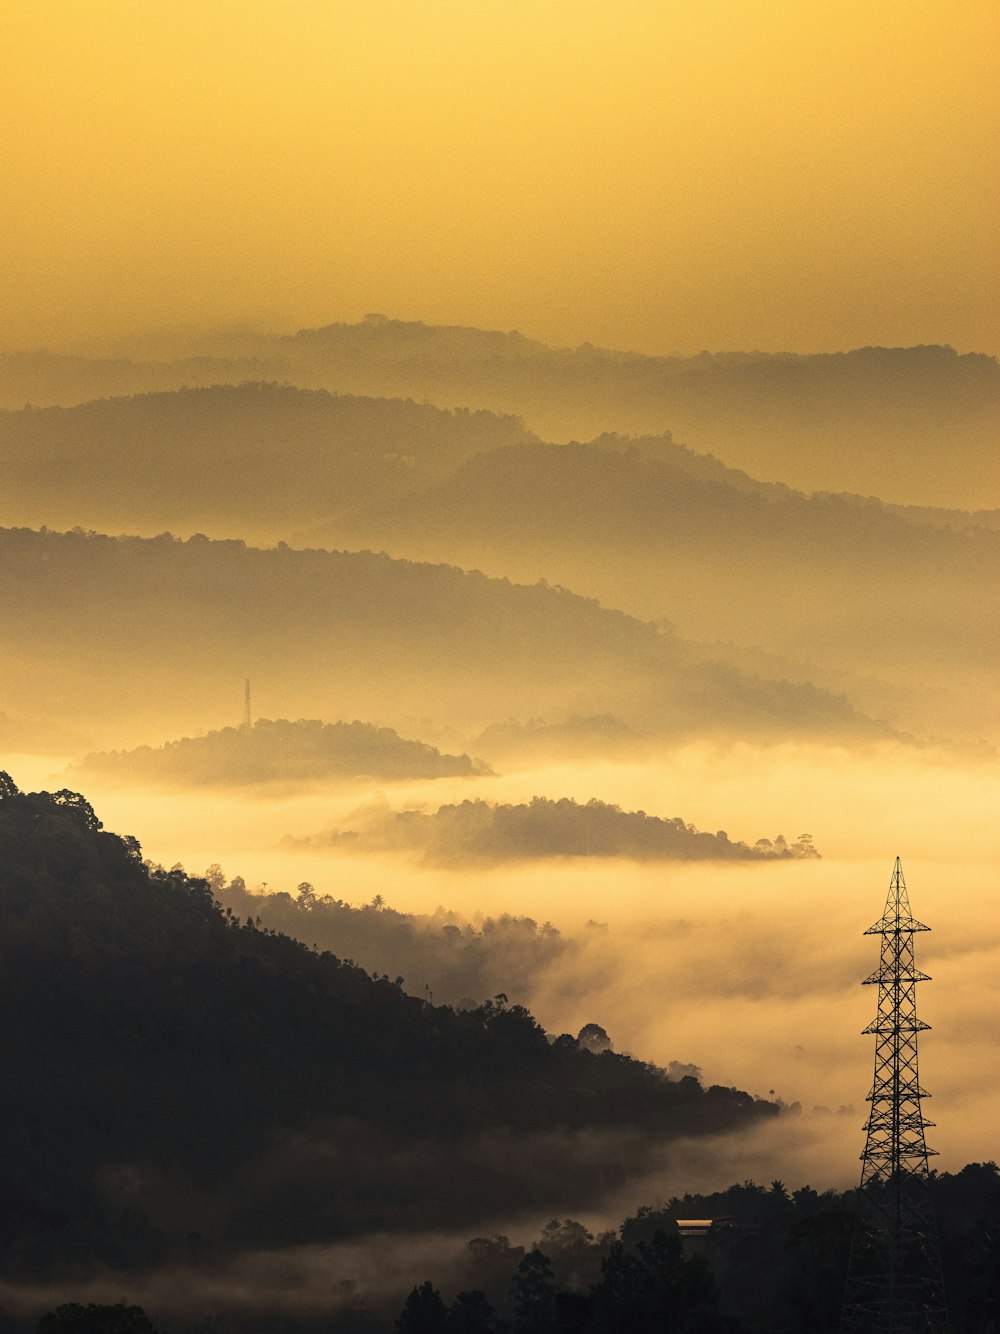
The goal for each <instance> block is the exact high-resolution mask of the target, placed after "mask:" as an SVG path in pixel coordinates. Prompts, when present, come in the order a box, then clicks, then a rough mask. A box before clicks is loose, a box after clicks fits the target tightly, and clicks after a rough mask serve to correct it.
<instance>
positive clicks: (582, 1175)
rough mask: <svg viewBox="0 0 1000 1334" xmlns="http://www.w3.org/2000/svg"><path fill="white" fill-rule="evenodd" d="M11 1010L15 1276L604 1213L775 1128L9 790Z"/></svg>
mask: <svg viewBox="0 0 1000 1334" xmlns="http://www.w3.org/2000/svg"><path fill="white" fill-rule="evenodd" d="M0 1006H2V1008H3V1013H4V1014H6V1015H7V1016H8V1022H7V1023H6V1024H5V1025H4V1027H3V1037H2V1044H3V1058H4V1070H5V1085H4V1087H5V1093H4V1097H3V1099H2V1100H0V1134H2V1135H3V1138H4V1144H5V1150H6V1151H5V1153H4V1155H3V1156H2V1158H0V1192H2V1196H3V1199H4V1201H5V1208H4V1211H3V1213H2V1216H0V1276H2V1277H5V1278H8V1279H21V1280H25V1279H33V1280H34V1279H43V1278H52V1277H54V1276H58V1275H60V1274H63V1273H68V1272H78V1270H77V1268H76V1267H77V1266H87V1267H91V1268H92V1267H94V1266H98V1265H103V1266H107V1267H110V1268H113V1269H118V1270H127V1269H150V1268H155V1267H157V1266H159V1265H162V1264H164V1263H166V1262H168V1261H171V1262H175V1261H177V1259H178V1258H179V1257H185V1258H186V1259H188V1260H192V1259H197V1260H198V1262H199V1263H203V1264H208V1263H214V1262H217V1261H219V1260H220V1258H221V1257H224V1256H226V1255H227V1254H231V1253H233V1252H234V1251H235V1250H242V1249H245V1248H252V1247H282V1246H291V1245H296V1244H306V1243H314V1242H319V1241H324V1240H331V1239H335V1238H344V1237H353V1236H358V1235H359V1234H363V1233H366V1232H371V1231H376V1230H380V1229H391V1230H393V1231H395V1232H398V1233H404V1234H405V1233H407V1232H411V1231H426V1230H428V1229H440V1228H448V1229H454V1228H456V1227H463V1228H464V1227H467V1226H475V1225H476V1224H477V1222H480V1221H481V1220H484V1219H486V1218H490V1217H497V1216H500V1215H502V1214H504V1213H507V1214H508V1215H509V1214H510V1213H513V1212H514V1211H517V1210H520V1209H521V1208H523V1204H524V1201H525V1199H528V1198H530V1199H532V1200H533V1201H534V1202H535V1203H536V1206H541V1207H544V1208H546V1209H551V1210H552V1211H553V1212H555V1211H558V1210H564V1209H567V1208H582V1207H590V1206H592V1205H593V1204H594V1203H595V1202H596V1201H598V1200H599V1199H601V1198H602V1197H603V1196H604V1195H605V1193H606V1192H607V1191H608V1190H610V1189H614V1188H617V1187H620V1186H621V1185H622V1184H623V1183H624V1182H626V1181H627V1180H629V1179H630V1178H631V1177H633V1176H635V1175H637V1174H641V1173H643V1172H646V1171H649V1170H650V1168H651V1166H652V1165H653V1163H655V1161H656V1160H657V1155H658V1153H659V1152H660V1151H661V1147H662V1145H663V1143H664V1141H665V1140H669V1139H672V1138H675V1137H678V1136H685V1135H712V1134H721V1133H726V1132H728V1131H735V1130H739V1129H742V1128H745V1127H748V1126H751V1125H755V1124H757V1123H759V1122H760V1121H761V1120H762V1119H768V1118H771V1117H774V1116H776V1115H777V1114H778V1108H777V1106H776V1105H775V1104H773V1103H770V1102H766V1101H761V1100H758V1099H754V1098H753V1097H751V1096H750V1095H749V1094H747V1093H743V1092H740V1091H738V1090H735V1089H728V1088H723V1087H719V1086H713V1087H711V1088H707V1089H706V1088H702V1087H701V1085H700V1084H699V1083H698V1082H697V1080H695V1079H694V1078H691V1077H686V1078H683V1079H681V1080H679V1081H671V1080H670V1079H668V1078H667V1077H666V1076H665V1075H664V1073H663V1072H662V1071H660V1070H657V1069H655V1068H654V1067H652V1066H649V1065H645V1064H643V1063H641V1062H639V1061H636V1060H633V1059H630V1058H628V1057H625V1056H622V1055H618V1054H616V1053H614V1052H612V1051H607V1050H606V1051H603V1052H601V1053H600V1054H599V1055H597V1054H594V1053H593V1052H591V1051H588V1050H585V1049H583V1048H581V1046H580V1045H579V1044H578V1042H577V1040H576V1039H575V1038H573V1037H572V1036H570V1035H569V1034H564V1035H562V1036H560V1037H557V1038H555V1040H554V1041H550V1040H549V1039H548V1038H547V1037H546V1034H545V1033H544V1032H543V1030H542V1029H541V1028H540V1027H539V1025H538V1024H537V1023H536V1021H535V1020H534V1018H533V1017H532V1016H531V1014H530V1013H529V1012H528V1011H527V1010H526V1009H524V1008H523V1007H522V1006H520V1005H510V1004H508V1003H507V1001H506V1000H505V998H504V997H502V996H501V997H496V998H494V999H493V1000H490V1001H486V1002H484V1003H481V1004H479V1005H477V1006H475V1007H474V1008H472V1009H470V1010H467V1011H461V1012H460V1011H457V1010H454V1009H451V1008H449V1007H443V1006H434V1005H430V1004H427V1003H426V1002H425V1001H421V1000H418V999H416V998H414V997H411V996H407V995H406V994H405V993H404V992H403V990H402V988H401V982H400V980H399V979H396V980H393V979H391V978H389V977H388V976H386V975H384V974H383V975H378V976H372V975H370V974H369V973H368V972H366V971H365V970H363V969H362V968H360V967H358V966H356V965H352V964H350V963H347V962H345V961H343V960H342V959H340V958H338V957H336V956H334V955H333V954H330V953H322V954H320V953H317V952H315V951H313V950H310V949H309V948H308V947H306V946H305V945H303V944H301V943H299V942H297V941H294V940H291V939H289V938H288V937H287V936H283V935H279V934H278V933H276V932H274V931H271V930H265V929H262V928H259V927H258V926H257V924H256V922H254V921H253V920H250V921H246V922H241V921H240V920H239V918H238V917H237V916H236V915H235V914H234V913H233V912H232V910H231V909H230V910H229V911H228V912H227V911H226V910H225V909H223V908H222V907H221V906H220V905H219V904H218V903H217V902H216V901H215V899H214V898H213V896H212V893H211V889H210V887H209V885H208V883H207V882H206V881H205V880H203V879H197V878H192V877H189V876H187V875H185V874H184V873H183V872H182V871H181V870H179V869H175V870H173V871H166V870H163V869H162V868H155V867H154V868H150V867H147V866H145V865H144V864H143V862H142V860H141V855H140V850H139V847H138V845H137V844H136V842H135V840H134V839H130V838H119V837H117V836H115V835H113V834H110V833H107V832H105V831H104V830H102V828H101V825H100V821H99V820H98V819H97V817H96V816H95V814H94V812H93V810H92V808H91V807H90V806H89V804H88V803H87V802H86V800H85V799H84V798H83V797H81V796H80V795H79V794H77V793H73V792H69V791H62V792H57V793H54V794H49V793H31V794H24V793H20V792H18V791H17V789H16V787H15V785H14V784H13V782H12V781H11V780H10V779H9V778H8V777H7V776H6V775H3V777H2V779H0ZM40 1091H44V1094H42V1093H41V1092H40Z"/></svg>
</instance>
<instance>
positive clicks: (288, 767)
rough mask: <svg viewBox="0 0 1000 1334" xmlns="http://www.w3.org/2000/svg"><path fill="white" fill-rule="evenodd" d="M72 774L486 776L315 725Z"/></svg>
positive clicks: (264, 726)
mask: <svg viewBox="0 0 1000 1334" xmlns="http://www.w3.org/2000/svg"><path fill="white" fill-rule="evenodd" d="M79 768H80V769H81V770H82V771H83V772H85V773H86V772H88V771H89V772H90V773H93V774H109V775H111V776H112V777H115V778H119V779H128V780H130V781H137V782H140V783H154V784H167V785H180V786H182V787H183V786H186V785H188V784H195V785H202V786H209V787H220V786H227V787H243V786H247V785H254V784H259V783H286V784H287V783H301V782H310V781H314V780H316V779H322V778H355V777H364V778H378V779H383V780H389V781H391V780H393V779H406V778H445V777H455V776H458V777H465V778H471V777H475V776H476V775H481V774H488V773H492V770H491V769H490V767H489V765H487V764H485V763H483V762H482V761H480V760H472V759H470V758H469V756H468V755H443V754H442V753H441V751H439V750H438V749H437V748H436V747H435V746H429V745H427V743H426V742H424V741H411V740H409V739H408V738H406V737H401V736H400V735H399V733H398V732H395V731H394V730H393V729H392V728H391V727H376V726H375V725H374V724H373V723H362V722H358V721H356V720H355V721H354V722H350V723H346V722H338V723H323V722H320V721H319V719H315V718H299V719H298V720H297V721H296V722H290V721H289V720H288V719H287V718H277V719H271V718H258V719H256V721H255V722H254V724H253V726H252V727H251V728H250V729H249V730H247V729H246V728H243V727H223V728H221V729H220V730H219V731H216V732H209V733H208V735H207V736H194V737H192V736H187V737H181V738H180V740H178V741H168V742H166V743H165V744H164V745H162V746H137V747H136V749H135V750H127V751H121V750H112V751H99V752H96V753H95V754H93V755H88V756H87V757H86V759H85V760H84V761H83V762H82V764H81V765H80V766H79Z"/></svg>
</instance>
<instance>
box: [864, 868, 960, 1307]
mask: <svg viewBox="0 0 1000 1334" xmlns="http://www.w3.org/2000/svg"><path fill="white" fill-rule="evenodd" d="M929 930H930V928H929V927H926V926H924V925H923V923H922V922H918V921H916V920H915V919H914V918H913V916H912V914H911V913H910V900H909V895H908V894H907V892H906V883H905V881H904V880H903V868H902V866H901V865H900V862H899V858H898V857H897V858H896V865H895V868H894V870H893V873H892V880H891V881H890V884H889V895H888V898H887V899H886V904H885V911H884V912H883V914H882V917H881V919H880V920H879V921H877V922H876V923H875V924H874V926H870V927H869V928H868V930H867V931H866V932H865V935H866V936H881V938H882V946H881V957H880V959H879V966H878V967H877V968H876V969H875V971H874V973H872V975H871V977H866V978H865V981H864V985H865V986H877V987H878V1012H877V1014H876V1016H875V1019H874V1021H873V1022H872V1023H870V1024H869V1025H868V1027H867V1028H866V1029H865V1030H864V1031H865V1033H872V1034H874V1035H875V1080H874V1083H873V1085H872V1091H871V1093H869V1095H868V1101H869V1102H870V1103H871V1113H870V1115H869V1117H868V1122H867V1125H866V1127H865V1130H866V1132H867V1140H866V1143H865V1151H864V1153H863V1154H862V1155H861V1162H862V1168H861V1187H860V1189H859V1192H858V1212H857V1217H856V1219H855V1226H854V1240H853V1244H852V1246H851V1259H850V1266H849V1269H848V1277H847V1288H846V1291H845V1295H844V1309H843V1315H842V1318H841V1330H843V1331H844V1334H847V1332H848V1331H851V1332H852V1334H853V1332H854V1331H857V1332H858V1334H860V1332H861V1331H864V1334H917V1331H920V1334H947V1330H948V1314H947V1308H946V1306H945V1297H944V1280H943V1277H942V1274H941V1252H940V1248H939V1246H938V1239H937V1228H936V1225H935V1222H934V1212H933V1209H932V1207H931V1198H930V1171H929V1169H928V1165H927V1160H928V1158H929V1157H930V1156H932V1155H933V1154H934V1150H933V1149H928V1147H927V1144H926V1142H925V1140H924V1127H925V1126H930V1125H933V1124H934V1123H933V1121H928V1120H926V1118H925V1117H924V1114H923V1110H922V1107H921V1100H922V1099H923V1098H926V1097H928V1096H929V1095H928V1094H927V1093H926V1092H925V1091H924V1090H923V1089H922V1088H921V1087H920V1080H919V1078H918V1075H917V1034H918V1033H920V1032H921V1031H923V1030H925V1029H927V1028H929V1027H930V1025H929V1024H924V1023H921V1021H920V1020H919V1019H918V1018H917V996H916V991H917V983H918V982H927V981H929V980H930V979H929V978H928V976H927V974H926V973H922V972H920V971H919V970H918V968H917V967H916V963H915V961H914V949H913V937H914V935H915V933H916V932H917V931H929Z"/></svg>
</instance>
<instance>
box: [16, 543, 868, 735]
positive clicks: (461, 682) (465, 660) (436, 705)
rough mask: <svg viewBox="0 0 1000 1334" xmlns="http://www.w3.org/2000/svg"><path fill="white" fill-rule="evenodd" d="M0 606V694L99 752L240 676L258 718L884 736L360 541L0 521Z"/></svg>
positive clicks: (673, 646)
mask: <svg viewBox="0 0 1000 1334" xmlns="http://www.w3.org/2000/svg"><path fill="white" fill-rule="evenodd" d="M0 617H2V620H3V624H4V629H5V634H6V641H7V646H8V648H7V652H6V653H5V655H4V656H3V659H2V661H0V688H4V689H6V691H7V692H8V693H7V697H8V698H17V699H18V702H19V708H20V709H21V710H22V711H23V712H24V713H25V714H28V713H29V712H30V711H34V712H35V713H37V714H38V715H39V716H48V717H51V718H52V719H53V721H62V722H63V723H64V724H65V725H69V724H70V723H72V725H73V726H74V727H75V728H79V729H81V730H83V728H84V727H86V728H87V729H88V730H91V729H93V728H94V727H95V726H97V725H100V726H102V727H104V728H106V729H108V730H106V731H105V733H104V734H105V735H106V736H108V743H111V744H114V745H116V746H121V745H122V744H126V745H132V744H135V741H133V740H131V739H130V737H129V735H128V731H129V730H131V735H132V736H135V732H136V730H138V729H139V728H140V727H141V729H142V731H143V732H144V733H145V736H142V737H138V736H136V737H135V739H136V740H139V739H146V736H148V734H149V731H150V730H151V729H152V728H154V727H155V729H156V732H155V733H154V735H155V734H158V735H161V736H162V735H163V733H164V730H166V729H167V728H169V729H170V730H171V731H172V730H174V729H175V728H176V729H177V730H178V731H181V732H182V733H183V734H190V732H191V730H192V728H191V723H192V721H194V722H196V723H200V722H202V720H204V722H203V726H204V730H208V728H209V727H211V726H213V725H217V720H218V719H219V718H220V717H226V716H227V714H228V715H229V716H230V717H231V716H232V713H233V711H234V703H235V704H236V705H237V707H238V696H239V694H240V693H241V686H242V682H243V679H244V678H245V677H247V676H250V677H252V678H254V679H255V681H259V682H260V683H261V686H260V690H259V691H258V692H257V698H258V699H260V700H261V701H262V707H263V708H264V709H266V711H267V712H268V713H271V712H275V713H277V712H278V711H279V709H280V712H281V713H282V714H283V715H284V716H286V717H287V716H289V715H291V716H299V717H306V718H308V717H315V716H317V715H320V716H322V715H324V714H325V715H327V716H331V715H332V716H333V717H345V716H346V717H356V718H370V719H378V720H379V721H380V722H384V723H386V724H388V725H390V726H394V727H397V729H398V730H399V731H401V732H402V733H404V734H405V733H406V732H407V731H409V730H410V728H409V721H411V720H413V719H426V718H430V719H433V718H435V717H436V718H438V719H444V720H447V721H448V722H449V723H450V724H451V725H452V726H455V727H465V728H472V727H475V728H477V729H481V728H482V727H484V726H487V725H488V724H490V723H493V722H497V721H499V720H502V719H504V718H511V717H513V718H518V717H521V718H530V717H538V716H545V715H548V716H549V717H553V716H556V717H562V716H566V715H567V714H571V713H574V712H577V713H580V714H582V715H594V714H600V713H614V714H616V715H617V716H618V717H620V718H622V719H623V721H625V722H626V723H628V724H629V725H630V726H634V727H639V728H640V729H641V730H647V731H653V732H656V733H657V734H659V735H668V736H676V735H681V734H686V735H691V734H695V735H697V734H705V733H712V732H718V731H723V730H724V731H725V732H726V733H727V734H728V735H730V736H739V735H754V734H755V735H762V734H763V735H766V736H769V737H770V736H782V735H786V736H787V735H813V736H816V735H824V736H825V735H831V734H835V735H837V736H838V737H841V738H847V737H851V736H853V737H860V736H866V737H872V736H877V735H884V734H885V732H886V729H885V728H881V729H880V728H878V727H876V726H875V725H874V724H873V723H872V722H871V721H870V720H867V719H865V718H863V717H861V716H860V715H859V714H858V713H856V712H855V711H854V710H853V709H852V708H851V706H850V705H849V704H848V702H847V701H846V700H845V699H843V698H841V697H837V696H835V695H833V694H830V693H828V692H825V691H822V690H816V689H813V688H812V687H809V686H805V685H791V684H788V683H786V682H782V681H773V680H770V681H769V680H761V679H758V678H754V677H751V676H748V675H746V674H745V673H742V672H740V671H738V670H736V669H735V668H729V667H726V666H724V665H721V664H719V663H713V662H711V661H709V662H705V661H700V660H698V658H697V655H696V654H694V653H693V650H692V646H691V645H688V644H685V643H683V642H682V641H680V640H678V639H676V638H674V637H673V636H671V635H669V634H666V633H661V632H660V631H659V630H658V629H657V628H656V627H655V626H653V625H650V624H645V623H643V622H641V621H638V620H635V619H634V618H632V617H629V616H625V615H623V614H622V613H620V612H615V611H609V610H605V609H603V608H601V607H600V606H598V604H597V603H596V602H593V601H589V600H587V599H585V598H581V597H576V596H574V595H573V594H571V593H569V592H567V591H566V590H564V589H563V590H560V589H556V588H550V587H548V586H546V585H544V584H539V585H535V586H532V587H525V586H520V585H517V584H511V583H510V582H509V581H508V580H506V579H487V578H486V577H485V576H484V575H482V574H479V573H477V572H475V571H473V572H471V573H466V572H465V571H462V570H459V569H455V568H452V567H447V566H441V565H437V566H435V565H420V564H414V563H412V562H410V561H405V560H392V559H390V558H389V557H388V556H385V555H373V554H372V553H370V552H368V553H365V552H362V553H347V552H328V551H293V550H291V549H289V548H281V547H279V548H278V549H275V550H268V551H263V550H257V549H254V548H250V547H247V546H245V545H244V544H243V543H242V542H239V541H231V542H211V541H208V540H207V539H205V538H201V539H191V540H189V541H187V542H179V541H176V540H175V539H173V538H171V537H170V536H169V535H164V536H162V537H159V538H155V539H149V540H145V539H138V538H110V537H104V536H100V535H95V534H91V535H87V534H85V533H82V532H75V533H63V534H60V533H50V532H33V531H31V530H24V529H19V530H6V531H4V530H0ZM234 687H235V689H234ZM265 688H266V689H265ZM234 693H237V700H236V701H234V698H233V697H234ZM272 700H273V701H277V704H278V707H277V708H273V709H272V707H271V706H270V701H272ZM112 728H114V729H115V733H114V734H113V736H112V735H109V730H110V729H112ZM199 730H201V729H200V728H199ZM123 734H124V735H123ZM168 735H169V732H168ZM119 738H122V739H121V740H119ZM108 743H105V744H108ZM487 758H488V757H487Z"/></svg>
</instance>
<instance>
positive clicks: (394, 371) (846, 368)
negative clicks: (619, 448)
mask: <svg viewBox="0 0 1000 1334" xmlns="http://www.w3.org/2000/svg"><path fill="white" fill-rule="evenodd" d="M132 355H133V356H134V357H136V358H137V359H138V360H136V361H134V362H131V363H130V362H129V361H128V360H127V359H119V360H116V361H110V360H108V359H103V360H102V359H94V360H92V361H90V362H87V361H86V360H85V359H83V358H66V357H58V356H48V355H46V354H39V355H37V356H33V357H32V356H18V357H6V358H3V359H0V403H3V404H4V405H7V406H10V407H20V406H21V405H22V404H23V403H25V402H26V401H29V402H34V403H38V404H55V403H62V404H70V403H79V402H81V401H82V400H84V399H87V398H93V397H97V396H100V395H105V394H109V393H119V394H120V393H138V392H144V391H149V390H151V389H176V388H180V387H181V386H182V385H199V384H200V385H204V384H211V383H230V384H239V383H241V382H242V381H245V380H247V379H269V380H282V381H291V382H293V383H295V384H297V385H301V386H309V387H313V388H326V389H331V390H338V391H341V392H344V391H347V392H350V393H357V394H374V395H380V396H381V395H392V396H397V395H403V396H406V397H412V398H414V399H416V400H418V401H422V400H430V401H432V402H435V403H440V404H442V405H458V404H462V405H468V406H470V407H476V408H486V409H489V410H490V411H492V412H501V413H514V414H517V415H518V416H521V417H523V418H524V419H525V421H526V422H527V423H528V425H529V426H530V427H531V428H532V429H533V430H534V431H536V432H538V433H539V434H540V435H542V436H544V437H545V438H547V439H550V440H569V439H574V438H575V439H588V438H590V437H592V436H595V435H598V434H600V433H601V432H603V431H627V432H631V433H638V434H641V433H646V432H654V433H660V432H662V431H663V430H664V429H669V430H671V431H673V432H674V434H675V435H676V436H677V437H678V438H679V439H682V440H684V441H686V442H687V443H688V444H690V445H691V446H693V447H694V448H695V449H698V450H701V451H703V452H704V451H708V452H712V453H714V454H718V455H719V457H720V458H722V459H724V460H725V461H726V462H727V463H729V464H732V465H734V466H736V467H740V468H744V469H747V470H748V471H750V472H752V473H754V474H755V475H757V476H760V477H765V478H767V479H769V480H772V481H783V482H787V483H790V484H791V485H794V486H797V487H800V488H801V489H803V490H806V491H813V490H830V491H855V492H856V491H860V492H862V493H863V494H867V495H879V496H883V497H885V498H886V499H889V500H894V501H901V502H907V503H910V504H916V505H925V506H937V505H947V506H951V507H957V508H962V509H979V508H987V509H995V508H997V507H998V506H1000V482H998V479H997V474H996V470H995V468H994V467H993V466H992V453H993V445H994V443H995V439H996V422H997V420H998V419H1000V366H998V364H997V362H996V361H995V359H993V358H992V357H987V356H982V355H977V354H968V355H963V356H959V355H958V354H956V353H955V352H954V351H953V350H952V349H951V348H949V347H936V346H930V347H913V348H880V347H868V348H858V349H855V350H853V351H850V352H843V353H832V354H822V355H815V356H797V355H791V354H776V355H766V354H762V353H756V352H736V353H718V354H714V355H713V354H709V353H707V352H706V353H701V354H699V355H698V356H693V357H682V356H667V357H657V356H646V355H643V354H640V353H634V352H620V351H612V350H609V349H606V348H596V347H593V346H591V345H590V344H586V343H585V344H583V345H582V346H580V347H578V348H553V347H548V346H546V345H545V344H543V343H540V342H538V341H536V340H533V339H530V338H526V337H524V336H523V335H521V334H519V333H500V332H497V331H495V330H483V329H469V328H458V327H439V326H433V325H426V324H422V323H420V322H416V321H410V322H407V321H402V320H391V319H386V318H385V317H384V316H383V317H378V316H373V317H369V318H367V319H366V320H364V321H362V322H361V323H359V324H331V325H327V326H326V327H324V328H319V329H303V330H301V331H300V332H299V333H297V334H295V335H293V336H290V337H275V336H254V335H247V334H246V333H241V334H240V335H238V336H233V335H226V334H221V335H219V336H217V337H215V338H212V339H203V340H201V341H200V343H199V344H197V345H195V344H192V343H185V342H184V341H183V340H182V341H180V342H178V343H177V344H176V345H175V346H173V347H172V348H170V349H165V348H162V347H160V348H157V349H139V348H137V349H135V350H134V351H133V353H132ZM150 356H155V360H153V361H150V360H149V357H150ZM82 517H83V516H82V515H81V516H78V519H77V521H79V519H80V518H82ZM20 521H21V522H24V521H25V520H23V519H22V520H20ZM37 521H38V522H41V521H42V520H37Z"/></svg>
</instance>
